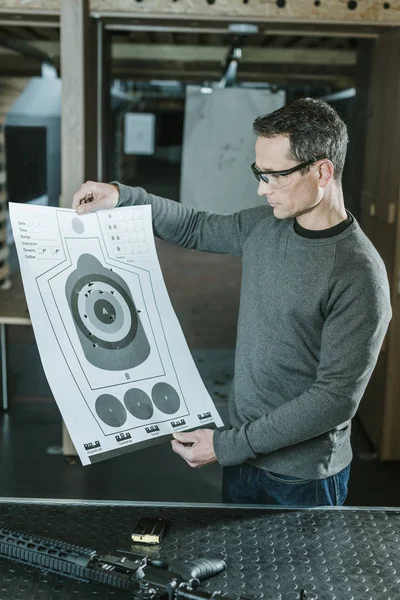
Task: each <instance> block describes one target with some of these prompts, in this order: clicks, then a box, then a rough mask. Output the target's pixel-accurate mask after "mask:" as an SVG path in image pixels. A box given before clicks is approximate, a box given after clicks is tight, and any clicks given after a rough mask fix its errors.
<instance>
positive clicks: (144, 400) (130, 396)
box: [124, 388, 154, 421]
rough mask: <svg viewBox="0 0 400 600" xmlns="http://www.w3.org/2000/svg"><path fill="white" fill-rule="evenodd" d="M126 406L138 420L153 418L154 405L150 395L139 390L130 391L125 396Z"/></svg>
mask: <svg viewBox="0 0 400 600" xmlns="http://www.w3.org/2000/svg"><path fill="white" fill-rule="evenodd" d="M124 404H125V406H126V408H127V410H128V411H129V412H130V413H131V415H133V416H134V417H136V418H137V419H142V420H143V421H145V420H146V419H151V417H152V416H153V412H154V409H153V403H152V401H151V400H150V398H149V397H148V395H147V394H146V393H145V392H144V391H143V390H139V389H138V388H132V389H131V390H128V391H127V392H126V394H125V396H124Z"/></svg>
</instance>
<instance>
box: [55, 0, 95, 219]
mask: <svg viewBox="0 0 400 600" xmlns="http://www.w3.org/2000/svg"><path fill="white" fill-rule="evenodd" d="M61 31H62V35H61V71H62V81H63V85H62V118H61V148H62V152H61V158H62V169H61V171H62V182H61V185H62V195H61V202H60V204H61V206H64V207H67V208H70V207H71V203H72V195H73V194H74V192H76V190H77V189H78V188H79V186H80V185H81V184H82V183H83V182H84V181H85V180H87V179H95V178H96V176H97V110H96V74H97V61H96V53H95V49H96V47H97V38H96V29H95V27H94V24H93V23H92V22H91V20H90V19H89V0H62V11H61ZM50 43H52V42H50Z"/></svg>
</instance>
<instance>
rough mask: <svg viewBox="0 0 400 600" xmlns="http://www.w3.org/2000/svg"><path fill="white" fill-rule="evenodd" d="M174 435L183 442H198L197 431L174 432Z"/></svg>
mask: <svg viewBox="0 0 400 600" xmlns="http://www.w3.org/2000/svg"><path fill="white" fill-rule="evenodd" d="M173 436H174V438H175V439H176V440H178V442H181V443H182V444H194V442H197V435H196V432H195V431H181V432H177V433H174V434H173Z"/></svg>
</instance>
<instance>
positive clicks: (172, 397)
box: [151, 382, 181, 415]
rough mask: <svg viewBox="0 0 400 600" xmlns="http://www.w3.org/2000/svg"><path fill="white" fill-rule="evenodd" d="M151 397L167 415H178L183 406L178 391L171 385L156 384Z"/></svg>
mask: <svg viewBox="0 0 400 600" xmlns="http://www.w3.org/2000/svg"><path fill="white" fill-rule="evenodd" d="M151 397H152V400H153V402H154V404H155V405H156V407H157V408H158V410H160V411H161V412H163V413H165V414H167V415H173V414H174V413H176V411H177V410H178V409H179V407H180V405H181V401H180V399H179V395H178V393H177V391H176V390H175V388H173V387H172V385H169V383H164V382H162V383H156V385H155V386H154V387H153V389H152V391H151Z"/></svg>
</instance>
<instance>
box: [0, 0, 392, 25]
mask: <svg viewBox="0 0 400 600" xmlns="http://www.w3.org/2000/svg"><path fill="white" fill-rule="evenodd" d="M60 3H61V0H25V1H24V2H23V3H22V2H21V1H20V0H3V1H2V9H1V10H2V11H3V12H6V11H8V12H12V11H13V12H19V13H22V12H24V13H37V14H40V13H42V14H43V13H57V12H59V11H60V6H61V4H60ZM281 5H283V6H281ZM90 10H91V12H92V13H94V14H98V15H101V16H107V15H108V16H121V15H124V16H127V17H130V18H132V16H135V17H141V16H148V15H152V16H158V17H161V18H162V17H164V18H167V17H171V16H172V17H173V18H174V19H177V20H185V19H190V18H192V19H193V18H195V19H201V18H203V19H213V20H218V19H227V18H228V19H229V20H230V21H232V22H233V21H243V20H246V21H251V20H258V21H268V22H271V21H272V22H273V21H278V22H281V23H284V22H287V23H290V22H293V21H297V22H302V23H337V24H348V23H349V22H351V23H359V24H371V25H376V26H382V25H400V0H391V1H390V2H381V1H380V0H358V1H356V2H347V1H344V0H329V2H327V1H322V2H320V4H319V5H318V6H316V3H315V2H311V1H310V0H287V1H286V2H285V3H283V2H282V3H278V2H275V1H273V0H270V1H267V2H266V1H265V0H251V2H247V3H244V2H243V0H215V2H214V3H213V4H209V3H208V2H205V1H204V0H179V2H173V1H172V0H171V1H167V0H151V1H149V2H132V0H91V1H90Z"/></svg>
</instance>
